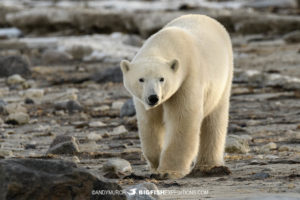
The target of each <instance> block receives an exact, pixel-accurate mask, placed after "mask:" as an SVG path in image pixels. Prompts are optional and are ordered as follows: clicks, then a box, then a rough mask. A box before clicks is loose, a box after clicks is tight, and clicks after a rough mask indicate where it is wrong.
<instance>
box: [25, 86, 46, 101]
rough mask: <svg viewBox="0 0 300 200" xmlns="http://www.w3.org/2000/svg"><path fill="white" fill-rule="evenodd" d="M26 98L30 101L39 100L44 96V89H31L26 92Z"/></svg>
mask: <svg viewBox="0 0 300 200" xmlns="http://www.w3.org/2000/svg"><path fill="white" fill-rule="evenodd" d="M24 96H25V97H26V98H30V99H39V98H42V97H43V96H44V90H43V89H36V88H31V89H28V90H26V91H25V94H24Z"/></svg>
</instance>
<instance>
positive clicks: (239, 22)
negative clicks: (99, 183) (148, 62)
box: [0, 0, 300, 199]
mask: <svg viewBox="0 0 300 200" xmlns="http://www.w3.org/2000/svg"><path fill="white" fill-rule="evenodd" d="M190 13H194V14H204V15H208V16H211V17H213V18H215V19H217V20H218V21H219V22H220V23H222V24H223V25H224V26H225V27H226V29H227V30H228V31H229V33H230V35H231V38H232V44H233V48H234V59H235V73H234V83H233V88H232V97H231V109H230V124H229V128H228V137H227V142H226V154H225V158H226V163H227V165H228V166H229V168H230V169H231V170H232V172H233V174H232V176H230V177H225V178H204V179H201V182H200V181H199V179H195V178H187V179H182V180H178V181H157V180H154V179H149V177H148V178H145V177H142V176H141V175H142V174H146V173H147V172H148V171H147V170H146V162H145V160H144V159H143V158H142V154H141V149H140V142H139V137H138V134H137V125H136V117H135V110H134V106H133V103H132V100H131V97H130V95H129V94H128V93H127V91H126V90H125V89H124V87H123V84H122V74H121V71H120V69H119V62H120V61H121V60H122V59H128V60H131V59H132V58H133V57H134V55H135V53H136V52H137V51H138V50H139V48H140V47H141V46H142V44H143V42H144V41H145V40H146V39H147V38H148V37H149V36H150V35H151V34H153V33H155V32H156V31H158V30H159V29H161V28H162V27H163V26H164V25H165V24H166V23H168V22H169V21H171V20H172V19H174V18H176V17H178V16H181V15H184V14H190ZM299 91H300V1H299V0H162V1H158V0H140V1H137V0H136V1H134V0H81V1H80V0H0V136H1V137H0V158H1V159H0V169H2V171H1V170H0V182H2V183H3V184H5V185H6V186H9V185H10V184H12V183H13V181H12V182H10V179H9V178H7V179H5V177H15V178H16V177H17V178H16V180H17V181H16V182H17V183H19V184H20V185H21V186H22V187H21V186H20V187H16V188H14V187H2V189H1V188H0V199H2V198H1V197H3V199H4V198H5V197H4V196H1V194H2V195H4V194H11V195H12V196H14V195H20V196H22V195H23V196H26V195H28V194H33V195H36V196H33V197H35V199H43V196H39V195H40V193H34V192H33V191H34V190H35V189H36V188H38V187H39V186H40V185H43V182H38V181H37V185H31V187H30V188H26V185H28V184H26V183H25V182H26V181H25V180H28V177H26V176H23V175H20V174H19V173H17V171H18V172H23V170H24V171H26V170H27V172H28V170H29V171H30V173H32V175H31V176H32V177H34V178H36V176H37V177H40V176H41V177H43V173H39V172H37V171H36V170H37V169H36V168H35V166H39V165H41V166H43V169H45V170H46V171H47V169H48V168H51V169H53V168H54V169H55V170H57V171H56V172H54V173H61V174H64V173H65V171H60V170H61V168H59V169H58V168H57V169H56V168H55V167H54V166H53V165H52V164H51V165H50V164H49V163H42V164H41V163H36V162H39V161H37V160H38V159H37V158H42V159H43V160H47V161H48V160H49V161H51V160H54V159H62V160H66V161H72V162H75V163H77V164H78V166H79V167H81V168H85V169H88V170H89V172H91V173H93V174H94V175H95V176H100V177H101V178H100V179H101V180H102V179H104V180H105V181H107V180H108V182H109V181H114V182H117V183H118V184H119V186H122V187H123V188H128V187H131V186H132V185H135V184H144V183H145V182H147V183H149V182H150V183H151V184H153V185H154V186H155V187H158V188H160V189H167V188H170V189H175V190H179V189H184V188H196V189H197V188H198V189H199V188H202V189H203V188H205V189H207V190H209V191H210V192H209V194H208V195H206V196H205V197H211V198H221V199H222V198H224V197H226V196H228V197H233V196H240V195H244V194H245V193H247V194H252V195H253V194H260V193H270V194H275V193H276V194H278V193H280V194H283V195H292V196H289V197H287V198H289V199H294V196H293V195H295V194H299V193H300V181H299V171H300V160H299V157H300V147H299V146H300V145H299V143H300V120H299V119H300V111H299V110H300V101H299V99H300V92H299ZM12 158H18V159H19V161H18V162H19V164H18V166H23V167H20V168H18V170H17V171H13V170H10V169H15V168H14V166H15V165H16V164H15V163H11V161H9V159H12ZM26 158H29V160H32V161H30V162H32V163H31V164H28V163H27V164H24V163H25V161H24V160H22V159H26ZM112 158H118V159H121V160H118V161H117V162H115V161H113V162H112V161H111V159H112ZM26 162H27V161H26ZM25 165H26V166H27V168H26V169H25V168H24V166H25ZM66 165H67V164H66ZM3 166H6V167H3ZM7 166H9V167H7ZM67 166H68V167H69V168H71V167H70V166H69V165H67ZM124 169H126V170H125V171H124ZM55 170H54V171H55ZM50 171H51V170H50ZM48 172H49V171H47V173H48ZM132 172H133V173H134V175H132V174H131V173H132ZM21 174H23V173H21ZM125 174H127V175H128V174H129V175H130V174H131V175H132V176H130V177H129V178H128V177H127V178H126V179H125V178H124V176H125ZM52 175H53V174H52ZM52 175H51V176H52ZM139 175H140V176H139ZM1 177H2V178H3V179H1ZM54 177H55V176H54ZM37 179H38V178H37ZM37 179H35V180H37ZM50 180H52V179H50ZM55 180H56V179H55V178H53V183H52V182H51V184H52V186H53V185H54V186H53V187H55V186H57V185H55V184H56V183H57V182H55ZM97 180H98V179H97ZM24 181H25V182H24ZM63 181H66V179H64V178H62V182H63ZM77 181H79V182H80V183H82V182H84V181H83V180H81V179H79V180H77ZM93 181H94V179H93ZM93 181H92V182H93ZM66 182H67V181H66ZM75 182H76V181H75ZM220 183H221V184H220ZM49 184H50V183H49ZM68 184H71V183H69V182H67V183H66V185H68ZM153 185H152V186H153ZM48 186H49V185H48ZM48 186H47V187H48ZM152 186H151V187H152ZM49 187H50V186H49ZM70 187H71V186H70ZM72 187H73V186H72ZM89 187H90V186H86V188H88V189H86V190H89V189H90V188H89ZM107 187H111V186H107ZM143 187H146V186H145V185H144V186H142V187H141V188H143ZM147 187H148V186H147ZM12 188H13V189H12ZM56 188H59V187H56ZM24 191H27V192H25V193H24ZM76 191H77V190H76ZM60 193H61V194H62V195H63V196H64V197H66V199H68V197H69V196H68V195H71V194H69V192H68V189H66V190H64V189H61V190H60ZM75 193H76V192H75ZM77 193H82V191H81V192H78V191H77ZM77 193H76V195H77ZM44 195H46V196H47V195H50V196H51V195H53V194H52V193H51V192H49V191H48V193H47V191H46V190H45V191H44ZM70 198H71V197H70ZM86 198H87V197H86V196H85V197H84V198H83V199H86ZM149 198H150V197H149ZM151 198H157V197H152V196H151ZM174 198H175V197H174V196H173V197H172V196H171V197H170V199H174ZM177 198H179V197H177ZM181 198H182V199H186V198H191V197H190V196H182V197H181ZM274 198H275V197H274ZM31 199H34V198H31ZM79 199H80V198H79Z"/></svg>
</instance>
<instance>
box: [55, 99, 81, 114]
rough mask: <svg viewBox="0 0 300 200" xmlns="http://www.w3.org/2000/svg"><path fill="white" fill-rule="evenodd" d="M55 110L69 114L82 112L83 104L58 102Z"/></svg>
mask: <svg viewBox="0 0 300 200" xmlns="http://www.w3.org/2000/svg"><path fill="white" fill-rule="evenodd" d="M54 108H55V109H56V110H67V111H69V112H74V111H81V110H82V106H81V104H80V103H79V102H78V101H75V100H69V101H62V102H57V103H55V105H54Z"/></svg>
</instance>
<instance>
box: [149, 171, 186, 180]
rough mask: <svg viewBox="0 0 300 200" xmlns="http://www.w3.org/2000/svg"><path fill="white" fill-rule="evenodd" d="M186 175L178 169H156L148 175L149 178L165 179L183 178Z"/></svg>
mask: <svg viewBox="0 0 300 200" xmlns="http://www.w3.org/2000/svg"><path fill="white" fill-rule="evenodd" d="M185 175H186V173H183V172H180V171H168V170H163V171H156V173H152V174H151V175H150V178H154V179H157V180H166V179H180V178H183V177H184V176H185Z"/></svg>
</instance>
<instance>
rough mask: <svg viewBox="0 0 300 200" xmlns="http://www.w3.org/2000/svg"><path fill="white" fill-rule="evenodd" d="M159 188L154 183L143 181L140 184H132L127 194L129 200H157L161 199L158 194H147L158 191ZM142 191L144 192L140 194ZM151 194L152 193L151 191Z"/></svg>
mask: <svg viewBox="0 0 300 200" xmlns="http://www.w3.org/2000/svg"><path fill="white" fill-rule="evenodd" d="M156 190H158V188H157V186H156V185H155V184H154V183H147V182H145V183H141V184H138V185H134V186H131V187H130V188H128V189H127V192H126V196H127V199H128V200H156V199H160V198H159V196H158V195H155V194H152V195H149V194H147V192H148V193H150V192H151V191H156ZM140 193H143V194H142V195H140ZM150 194H151V193H150Z"/></svg>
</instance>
